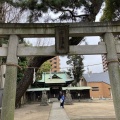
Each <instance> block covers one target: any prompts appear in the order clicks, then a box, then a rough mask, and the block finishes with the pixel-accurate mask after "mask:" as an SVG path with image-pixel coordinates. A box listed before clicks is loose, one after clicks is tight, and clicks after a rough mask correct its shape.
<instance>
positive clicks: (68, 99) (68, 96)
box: [65, 90, 73, 105]
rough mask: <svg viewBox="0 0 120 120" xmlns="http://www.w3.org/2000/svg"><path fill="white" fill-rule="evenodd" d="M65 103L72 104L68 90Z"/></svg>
mask: <svg viewBox="0 0 120 120" xmlns="http://www.w3.org/2000/svg"><path fill="white" fill-rule="evenodd" d="M65 104H66V105H72V104H73V102H72V97H71V94H70V91H69V90H66V97H65Z"/></svg>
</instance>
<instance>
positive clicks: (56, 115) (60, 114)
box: [49, 102, 70, 120]
mask: <svg viewBox="0 0 120 120" xmlns="http://www.w3.org/2000/svg"><path fill="white" fill-rule="evenodd" d="M49 120H70V119H69V117H68V116H67V114H66V112H65V110H64V108H62V107H60V105H59V102H54V103H53V105H52V109H51V112H50V117H49Z"/></svg>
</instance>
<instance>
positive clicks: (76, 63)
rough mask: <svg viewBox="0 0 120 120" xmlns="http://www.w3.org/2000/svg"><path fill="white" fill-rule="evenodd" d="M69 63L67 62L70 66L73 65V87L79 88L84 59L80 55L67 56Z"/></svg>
mask: <svg viewBox="0 0 120 120" xmlns="http://www.w3.org/2000/svg"><path fill="white" fill-rule="evenodd" d="M67 58H68V61H67V62H66V63H67V64H68V65H71V66H72V67H73V68H72V72H73V76H74V81H73V83H72V85H73V86H77V83H78V82H79V81H80V77H82V75H83V71H84V70H83V68H84V67H83V58H82V57H81V56H80V55H71V56H67Z"/></svg>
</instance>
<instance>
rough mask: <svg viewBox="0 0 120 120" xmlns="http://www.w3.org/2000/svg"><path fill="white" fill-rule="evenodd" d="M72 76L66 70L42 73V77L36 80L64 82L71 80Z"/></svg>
mask: <svg viewBox="0 0 120 120" xmlns="http://www.w3.org/2000/svg"><path fill="white" fill-rule="evenodd" d="M73 80H74V79H73V78H70V76H69V75H68V74H67V73H66V72H55V73H48V72H46V73H43V74H42V79H41V80H38V81H37V82H45V83H66V82H69V81H73Z"/></svg>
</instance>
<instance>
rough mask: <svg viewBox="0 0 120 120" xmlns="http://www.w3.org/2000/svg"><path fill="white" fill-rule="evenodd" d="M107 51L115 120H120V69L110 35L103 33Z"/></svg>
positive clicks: (113, 42) (111, 35) (113, 41)
mask: <svg viewBox="0 0 120 120" xmlns="http://www.w3.org/2000/svg"><path fill="white" fill-rule="evenodd" d="M103 39H104V41H105V43H106V49H107V61H108V71H109V77H110V84H111V88H112V95H113V102H114V108H115V114H116V120H120V69H119V63H118V57H117V52H116V47H115V39H114V36H113V34H112V33H105V35H104V37H103Z"/></svg>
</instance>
